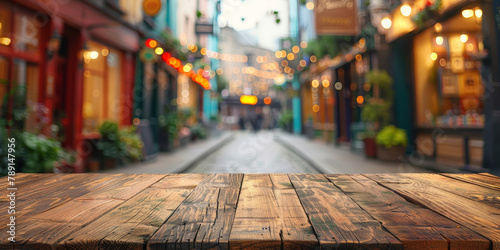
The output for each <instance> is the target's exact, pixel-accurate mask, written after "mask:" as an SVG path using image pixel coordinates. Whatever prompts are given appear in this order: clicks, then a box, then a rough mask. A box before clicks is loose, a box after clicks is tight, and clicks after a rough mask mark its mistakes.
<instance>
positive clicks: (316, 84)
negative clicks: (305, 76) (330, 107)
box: [311, 80, 319, 88]
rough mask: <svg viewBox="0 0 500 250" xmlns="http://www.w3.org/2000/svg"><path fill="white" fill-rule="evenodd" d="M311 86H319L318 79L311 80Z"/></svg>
mask: <svg viewBox="0 0 500 250" xmlns="http://www.w3.org/2000/svg"><path fill="white" fill-rule="evenodd" d="M311 86H313V87H314V88H317V87H319V81H318V80H312V82H311Z"/></svg>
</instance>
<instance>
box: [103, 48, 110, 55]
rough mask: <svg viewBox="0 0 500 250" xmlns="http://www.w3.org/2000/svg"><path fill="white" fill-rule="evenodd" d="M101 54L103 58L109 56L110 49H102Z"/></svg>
mask: <svg viewBox="0 0 500 250" xmlns="http://www.w3.org/2000/svg"><path fill="white" fill-rule="evenodd" d="M101 54H102V56H107V55H109V50H108V49H102V51H101Z"/></svg>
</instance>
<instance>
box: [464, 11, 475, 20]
mask: <svg viewBox="0 0 500 250" xmlns="http://www.w3.org/2000/svg"><path fill="white" fill-rule="evenodd" d="M473 15H474V11H473V10H471V9H465V10H462V16H463V17H465V18H471V17H472V16H473Z"/></svg>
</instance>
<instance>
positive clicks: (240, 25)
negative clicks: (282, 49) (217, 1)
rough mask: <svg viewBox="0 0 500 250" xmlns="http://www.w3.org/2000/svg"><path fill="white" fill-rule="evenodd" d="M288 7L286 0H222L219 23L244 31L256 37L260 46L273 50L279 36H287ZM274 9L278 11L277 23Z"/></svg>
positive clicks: (277, 44)
mask: <svg viewBox="0 0 500 250" xmlns="http://www.w3.org/2000/svg"><path fill="white" fill-rule="evenodd" d="M288 8H289V7H288V1H287V0H244V1H242V0H222V2H221V12H222V13H221V15H220V16H219V25H220V26H221V27H224V26H229V27H232V28H234V29H235V30H237V31H246V32H245V33H249V34H252V35H253V36H255V37H256V38H257V40H258V45H259V46H260V47H263V48H266V49H269V50H272V51H275V50H278V49H279V42H278V41H279V38H282V37H288V36H289V29H290V26H289V17H288V12H289V11H288ZM274 11H278V17H279V19H280V20H281V21H280V23H279V24H277V23H276V17H275V15H274V14H272V13H273V12H274Z"/></svg>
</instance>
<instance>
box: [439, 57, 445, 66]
mask: <svg viewBox="0 0 500 250" xmlns="http://www.w3.org/2000/svg"><path fill="white" fill-rule="evenodd" d="M439 65H441V67H444V66H446V59H444V58H441V59H439Z"/></svg>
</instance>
